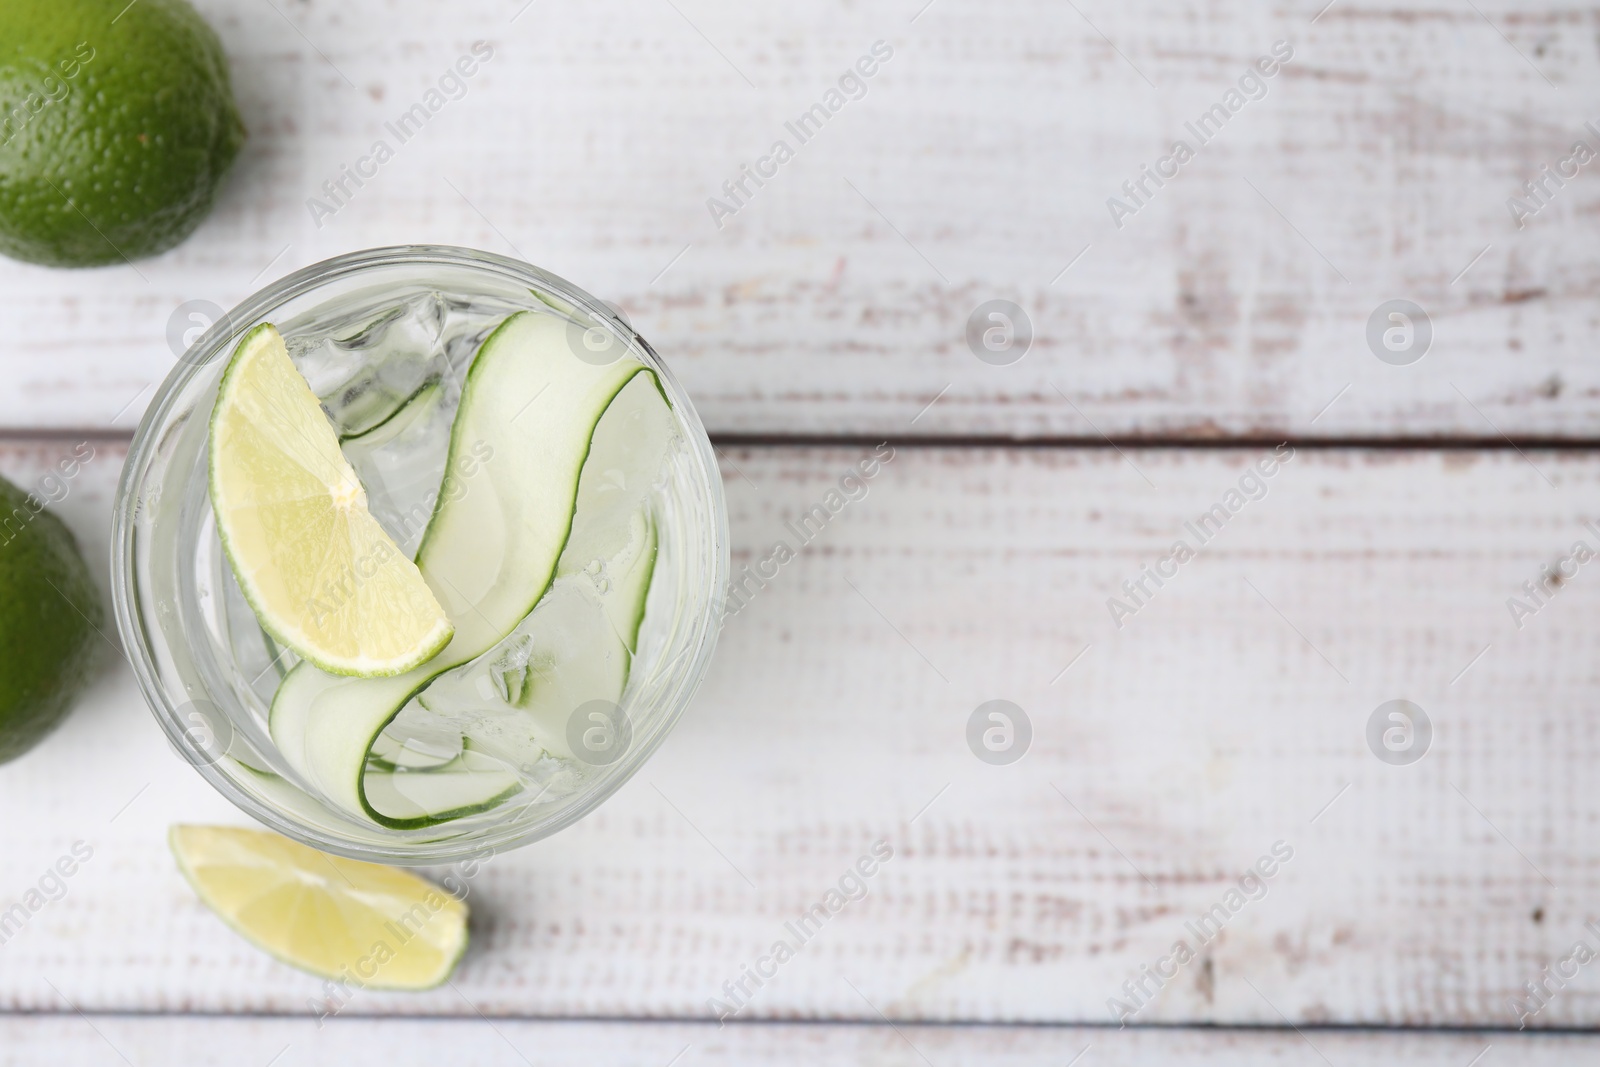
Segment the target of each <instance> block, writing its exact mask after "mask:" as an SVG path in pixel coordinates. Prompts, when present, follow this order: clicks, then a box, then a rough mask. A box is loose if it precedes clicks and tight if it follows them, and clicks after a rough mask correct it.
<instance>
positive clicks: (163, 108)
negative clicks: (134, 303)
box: [0, 0, 244, 267]
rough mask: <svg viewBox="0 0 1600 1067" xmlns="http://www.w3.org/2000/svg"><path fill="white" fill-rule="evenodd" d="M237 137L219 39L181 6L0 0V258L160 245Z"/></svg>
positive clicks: (106, 255) (52, 262)
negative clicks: (3, 256)
mask: <svg viewBox="0 0 1600 1067" xmlns="http://www.w3.org/2000/svg"><path fill="white" fill-rule="evenodd" d="M243 143H244V124H243V123H242V122H241V121H240V119H239V109H238V107H237V106H236V105H235V104H234V101H233V89H232V87H231V86H230V84H229V81H228V63H227V59H226V58H225V57H224V56H223V54H222V45H221V43H220V42H219V41H218V40H217V35H216V34H215V33H213V32H212V30H211V27H209V26H207V25H206V23H205V21H204V20H203V19H201V17H200V16H199V14H198V13H197V12H196V11H195V10H194V8H192V7H190V6H189V4H188V3H187V2H186V0H134V2H133V3H131V4H130V3H128V0H0V253H4V254H5V255H8V256H13V257H15V258H17V259H25V260H29V261H31V262H34V263H44V264H47V265H49V266H53V267H91V266H97V265H100V264H104V263H118V262H122V261H124V260H131V259H137V258H139V257H141V256H152V255H155V254H156V253H158V252H164V251H166V250H167V249H169V248H171V247H172V246H173V245H175V244H177V243H178V242H179V241H182V240H183V239H184V238H185V237H187V236H189V234H190V233H192V232H194V228H195V227H196V226H198V225H200V220H201V219H203V218H205V216H206V213H207V212H208V211H210V209H211V204H212V201H213V200H214V199H215V197H216V193H217V187H218V186H219V185H220V184H221V183H222V178H223V176H224V175H225V174H226V173H227V171H228V167H229V166H230V165H231V164H232V163H233V159H234V157H235V156H236V155H238V153H239V146H240V145H241V144H243Z"/></svg>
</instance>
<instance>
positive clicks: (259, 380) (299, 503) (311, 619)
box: [210, 324, 455, 678]
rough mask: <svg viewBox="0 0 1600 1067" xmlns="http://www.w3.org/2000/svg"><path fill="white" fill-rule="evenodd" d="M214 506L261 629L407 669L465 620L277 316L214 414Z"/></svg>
mask: <svg viewBox="0 0 1600 1067" xmlns="http://www.w3.org/2000/svg"><path fill="white" fill-rule="evenodd" d="M210 465H211V507H212V509H213V510H214V511H215V512H216V516H217V532H218V533H219V534H220V535H221V537H222V545H223V548H224V549H226V551H227V554H228V561H229V563H231V564H232V566H233V573H234V576H235V577H236V578H237V579H238V580H239V588H240V589H241V590H242V591H243V592H244V595H245V599H246V600H248V601H249V602H250V606H251V607H252V608H253V609H254V610H255V613H256V618H257V619H258V620H259V621H260V623H261V626H262V629H264V630H266V631H267V632H268V633H269V634H271V635H272V636H273V637H274V638H276V639H277V641H278V642H279V643H280V644H283V645H287V646H288V647H289V648H291V649H293V650H294V651H295V653H296V654H298V655H299V656H300V658H301V659H304V660H307V661H309V662H311V663H313V664H315V665H316V666H317V667H319V668H321V669H322V670H324V671H327V672H328V673H330V674H338V675H354V676H356V677H362V678H371V677H377V676H380V675H392V674H402V673H404V672H406V671H408V670H411V669H412V668H413V667H416V666H418V665H419V664H422V663H425V662H427V661H428V660H429V659H431V658H433V657H434V656H435V655H437V654H438V652H439V650H440V649H442V648H444V646H445V645H447V644H448V643H449V642H450V638H451V636H452V635H453V634H454V632H455V631H454V628H453V627H452V626H451V624H450V620H449V618H448V617H447V616H446V615H445V612H444V609H443V608H442V607H440V606H439V602H438V600H436V599H435V598H434V595H433V592H432V590H430V589H429V588H428V584H427V582H425V581H424V580H423V578H422V574H421V572H420V571H418V570H417V567H416V565H415V564H414V563H412V562H411V560H409V559H407V558H406V556H405V555H404V553H402V552H401V551H400V549H399V547H398V546H396V545H395V543H394V541H393V539H391V538H390V537H389V535H388V534H387V533H385V532H384V531H383V528H382V527H381V526H379V525H378V523H377V520H375V519H374V518H373V517H372V515H371V514H370V513H369V512H368V511H367V498H366V492H365V490H363V489H362V487H361V482H360V480H359V479H358V478H357V477H356V473H355V471H354V470H353V469H352V468H351V466H350V464H349V462H348V461H346V460H345V458H344V455H343V454H342V453H341V452H340V451H339V440H338V437H337V436H336V435H335V434H334V430H333V426H332V425H331V424H330V423H329V422H328V419H327V417H326V416H325V415H324V414H323V413H322V407H321V405H320V404H319V403H318V401H317V398H316V395H315V394H314V393H312V391H311V386H310V385H308V384H307V383H306V380H305V378H303V377H301V375H300V372H299V371H298V370H296V369H295V366H294V364H293V363H292V362H291V361H290V359H289V352H288V349H287V348H286V347H285V346H284V343H283V338H282V337H281V336H280V335H279V334H278V331H277V330H276V329H274V328H273V327H272V326H271V325H270V324H263V325H261V326H257V327H256V328H255V329H253V330H251V331H250V332H249V333H247V334H246V335H245V337H244V339H243V340H242V341H240V342H239V347H238V349H237V350H236V351H235V352H234V354H233V360H232V362H231V363H229V364H228V369H227V370H226V371H225V372H224V373H223V376H222V385H221V388H220V391H219V393H218V396H217V406H216V410H215V411H214V412H213V414H212V416H211V455H210Z"/></svg>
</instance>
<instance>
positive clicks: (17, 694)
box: [0, 478, 105, 763]
mask: <svg viewBox="0 0 1600 1067" xmlns="http://www.w3.org/2000/svg"><path fill="white" fill-rule="evenodd" d="M104 618H105V611H104V609H103V608H102V606H101V603H100V590H99V588H98V587H97V586H96V585H95V583H94V579H93V578H91V577H90V576H89V568H88V565H87V564H85V563H84V562H83V554H82V553H80V552H79V551H78V542H77V541H75V540H74V539H73V537H72V532H71V531H70V530H68V529H67V528H66V526H65V525H63V524H62V522H61V520H60V519H58V518H56V517H55V516H54V515H52V514H50V513H49V512H48V511H46V510H44V502H43V501H42V500H40V499H39V498H38V497H37V496H34V495H32V494H29V493H24V492H23V491H22V490H21V489H18V488H17V487H16V486H14V485H12V484H11V483H10V482H8V481H6V480H5V479H4V478H0V763H4V762H6V761H7V760H10V759H15V758H16V757H18V756H20V755H22V754H23V753H24V752H26V751H27V750H28V749H30V748H32V747H33V746H34V745H36V744H37V743H38V742H39V741H40V739H42V738H43V737H44V735H45V734H47V733H49V732H50V731H51V730H52V729H54V728H55V726H56V724H57V723H59V722H60V721H61V720H62V719H63V718H64V717H65V716H66V713H67V709H68V708H69V707H71V705H72V701H73V698H75V697H76V696H77V695H78V694H79V693H80V692H82V691H83V688H84V687H85V686H86V685H88V683H89V682H90V681H91V680H92V679H93V677H94V668H95V663H96V661H97V659H98V658H99V657H98V653H99V651H100V650H99V648H98V647H97V645H96V642H97V641H99V640H100V635H99V634H98V633H97V632H96V629H97V627H99V626H101V625H102V624H103V620H104Z"/></svg>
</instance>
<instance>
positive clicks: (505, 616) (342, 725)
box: [269, 312, 671, 828]
mask: <svg viewBox="0 0 1600 1067" xmlns="http://www.w3.org/2000/svg"><path fill="white" fill-rule="evenodd" d="M566 335H567V324H566V322H565V321H564V320H562V319H561V318H558V317H556V316H553V315H545V314H535V313H528V312H524V313H519V314H517V315H513V316H511V317H510V318H508V319H507V320H506V321H505V322H504V323H502V324H501V325H500V326H499V327H498V328H497V329H496V330H495V331H494V332H493V333H492V334H491V335H490V336H489V337H488V338H487V339H486V340H485V341H484V343H483V345H482V347H481V348H480V350H479V352H478V354H477V356H476V358H475V359H474V361H473V364H472V366H471V368H470V369H469V371H468V373H467V378H466V381H465V383H464V384H463V387H462V395H461V403H460V407H459V409H458V411H457V414H456V418H455V422H454V425H453V426H452V429H451V435H450V446H449V458H448V461H447V465H446V469H445V475H444V479H443V482H442V484H441V486H440V489H439V493H438V496H437V500H436V503H435V504H434V508H433V513H432V516H431V518H430V519H429V523H428V527H427V532H426V533H425V534H424V536H423V539H422V544H421V547H420V548H419V549H418V552H417V560H416V562H417V566H418V568H419V569H420V570H421V572H422V575H423V577H424V579H425V580H426V581H427V582H428V585H429V587H430V588H431V589H432V590H433V592H434V595H435V596H436V597H437V598H438V600H439V602H440V604H441V605H443V606H444V609H445V612H446V614H447V615H448V616H449V617H450V619H451V620H452V622H454V623H455V625H456V632H455V636H454V638H453V639H452V640H451V642H450V643H449V644H448V645H447V646H446V647H445V648H444V650H443V651H442V652H440V653H439V655H437V656H436V657H434V658H433V659H431V660H429V661H428V662H427V663H424V664H422V665H421V666H420V667H417V668H415V669H414V670H411V671H409V672H407V673H405V674H400V675H395V676H392V677H386V678H364V679H356V678H345V677H340V676H336V675H332V674H327V673H325V672H323V671H320V670H317V669H316V668H315V667H313V666H311V665H310V664H307V663H301V664H299V665H297V666H296V667H295V668H294V669H293V670H291V671H290V672H289V673H288V675H287V676H286V677H285V678H284V680H283V682H282V684H281V685H280V686H279V688H278V690H277V693H276V694H275V696H274V698H273V702H272V709H271V714H270V721H269V725H270V730H271V734H272V739H273V742H274V743H275V744H276V745H277V747H278V749H279V751H280V752H281V753H282V754H283V756H284V758H285V759H286V760H287V761H288V763H289V764H290V766H291V767H293V768H294V769H295V770H296V771H297V772H298V773H299V774H300V775H301V776H303V777H304V778H305V779H306V780H307V782H308V784H310V785H311V786H313V787H314V788H315V789H317V790H318V791H320V792H321V793H322V794H323V795H324V796H325V797H327V798H328V799H329V800H330V801H332V802H333V803H334V804H336V805H337V806H338V807H340V808H342V809H344V810H345V811H347V812H349V813H351V814H355V815H358V816H365V817H367V818H370V819H372V820H373V821H375V822H377V823H379V824H380V825H384V826H390V827H396V828H414V827H422V826H428V825H433V824H435V823H439V822H443V821H446V820H448V819H453V818H459V817H461V816H463V815H466V814H469V813H472V812H476V811H482V810H484V809H486V808H489V807H492V806H494V805H496V804H499V803H501V802H503V801H504V800H506V799H507V798H508V797H510V796H512V795H514V794H515V793H517V792H518V791H520V790H521V788H522V782H521V780H520V779H519V777H518V776H517V774H516V773H515V772H514V771H513V770H511V769H510V768H508V767H506V765H505V762H504V761H503V759H501V758H495V757H494V756H493V755H490V754H491V753H494V752H495V750H496V749H497V748H499V747H500V746H499V745H497V744H495V738H494V737H492V736H487V737H484V738H481V739H480V738H475V737H472V736H466V737H465V738H464V740H463V741H462V743H461V745H460V748H459V749H458V750H457V751H456V752H455V753H453V754H452V753H449V752H446V753H444V755H443V756H441V757H440V759H439V761H438V762H437V763H436V764H435V765H433V766H418V765H416V761H415V760H411V761H407V760H405V759H399V760H396V759H395V758H394V757H395V756H396V755H397V753H395V752H394V751H390V750H382V749H381V746H380V750H377V751H375V748H374V746H375V745H378V744H379V740H380V735H383V734H384V730H385V727H386V726H388V725H389V724H390V723H391V722H392V721H393V720H394V719H395V718H396V716H397V715H399V714H400V713H401V711H402V709H405V708H407V707H408V705H410V706H411V707H413V708H415V707H417V704H416V703H413V698H415V697H418V696H419V695H420V694H422V693H424V691H426V690H428V689H429V688H430V685H431V683H434V682H435V680H436V679H440V675H442V674H445V673H446V672H451V674H452V677H456V676H460V675H470V674H471V673H472V671H473V669H474V667H476V666H477V665H476V664H475V663H474V661H475V660H478V659H479V657H482V656H484V654H485V653H486V652H491V651H492V650H495V649H496V647H497V646H499V645H500V644H501V643H502V642H503V641H505V640H506V639H507V638H508V636H510V635H512V634H513V633H514V632H516V631H518V630H519V627H521V626H524V624H535V625H534V626H533V627H532V628H533V629H535V630H537V629H538V626H539V625H541V624H542V625H543V626H544V627H545V628H546V629H548V630H550V632H552V633H558V632H561V631H563V630H566V629H571V627H572V626H573V625H574V624H575V623H576V622H577V621H579V620H578V617H577V616H576V615H575V616H572V617H570V618H569V617H567V616H565V615H563V614H562V613H561V610H560V602H561V599H562V598H561V597H560V596H559V595H558V594H561V593H562V591H563V587H564V583H569V582H578V581H581V580H583V579H584V578H585V577H588V578H589V579H591V580H592V578H593V575H591V574H590V573H589V572H590V571H592V570H593V569H594V566H595V564H594V562H592V561H605V562H604V566H605V569H607V570H608V571H611V572H613V573H614V575H615V579H614V580H613V579H610V578H608V579H606V580H605V588H604V589H602V590H600V591H599V595H598V597H596V596H595V595H591V596H590V597H589V598H588V602H589V603H591V604H594V605H598V608H597V609H595V611H597V612H598V614H599V616H600V617H601V618H603V619H604V620H605V623H606V625H605V630H606V631H608V632H610V633H611V634H612V635H613V636H614V637H615V638H616V640H615V642H614V647H605V645H604V643H603V644H602V648H601V649H595V648H594V647H593V646H592V645H591V646H590V651H591V655H590V656H588V657H586V658H585V659H584V660H583V662H591V663H599V664H603V666H602V667H600V668H598V669H597V670H598V676H596V677H592V678H588V679H586V680H584V681H583V684H580V686H579V688H580V689H581V690H583V691H586V692H591V693H593V694H594V695H595V696H603V697H606V698H608V699H620V697H621V695H622V687H623V686H624V685H625V684H626V679H627V664H628V661H629V653H630V652H631V649H632V646H633V644H634V641H635V639H636V636H637V632H638V628H639V624H640V622H641V621H642V617H643V609H644V600H645V595H646V593H647V592H648V589H649V581H650V578H651V575H652V572H653V568H654V560H655V554H656V537H655V528H654V524H653V523H652V522H650V521H649V519H648V511H647V510H645V512H644V515H643V524H642V526H643V528H642V529H641V524H640V521H639V517H638V516H637V515H636V512H638V511H639V510H640V507H641V499H640V498H639V496H638V494H637V486H636V485H634V486H627V487H626V491H622V492H619V490H620V489H623V488H624V487H621V486H618V485H615V484H613V482H614V481H616V480H617V478H616V476H615V474H614V471H613V470H612V468H611V467H609V466H608V463H607V462H606V461H605V460H604V459H603V457H601V456H596V457H594V458H595V462H592V463H591V462H590V460H591V453H592V452H595V451H600V452H609V453H612V454H615V455H628V454H630V453H633V454H638V453H641V452H642V451H647V450H654V454H655V455H656V456H657V457H660V456H661V455H662V453H663V452H664V450H665V448H666V446H667V440H666V438H665V436H664V435H665V434H667V433H669V432H670V429H669V428H670V424H671V418H670V411H669V410H668V409H667V405H666V400H665V397H664V395H663V393H662V391H661V389H660V386H659V383H657V382H656V380H655V375H654V374H653V372H651V371H650V370H649V368H647V367H645V366H644V365H643V364H640V363H638V362H637V361H634V360H632V359H628V358H623V359H619V360H617V361H616V362H613V363H610V364H606V365H603V366H602V365H595V364H593V363H590V362H587V361H585V360H583V359H580V358H578V357H577V356H576V355H574V354H573V353H572V352H571V351H570V350H569V348H568V344H567V336H566ZM619 401H620V402H619ZM619 510H620V511H622V512H623V513H621V514H619V513H618V512H619ZM569 572H570V573H569ZM547 598H549V599H550V601H551V604H550V605H549V606H547V605H545V604H544V603H543V602H544V601H545V600H546V599H547ZM536 609H537V610H536ZM591 613H595V612H594V611H592V612H591ZM535 639H536V640H537V634H535ZM602 651H603V653H604V654H603V655H592V653H595V652H602ZM574 662H578V661H576V660H574ZM458 669H459V670H458ZM441 681H443V680H441ZM585 686H586V688H585ZM538 688H539V693H538V694H537V696H536V697H532V698H530V695H529V694H519V697H520V698H521V699H520V700H519V701H511V702H510V703H512V704H514V705H516V706H517V707H519V708H522V709H524V710H525V711H530V712H531V713H533V716H534V719H535V720H541V719H542V720H550V719H551V718H552V717H553V716H555V715H556V714H557V709H559V708H560V707H561V706H562V704H563V703H564V702H565V701H566V700H567V699H570V698H571V697H572V695H573V694H572V693H571V692H570V689H571V687H570V686H568V687H561V686H554V687H552V686H541V687H538ZM565 710H566V711H570V710H572V709H571V708H566V709H565ZM545 725H546V726H547V727H551V728H548V729H540V730H539V731H538V734H539V736H540V737H542V738H549V737H554V736H557V735H558V734H559V731H556V730H554V729H553V724H552V723H548V722H547V723H546V724H545ZM389 747H390V749H392V748H393V744H392V743H391V744H390V746H389ZM546 747H547V748H559V745H558V744H554V745H547V746H546ZM557 754H565V753H560V752H558V753H557Z"/></svg>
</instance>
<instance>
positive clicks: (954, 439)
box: [0, 426, 1600, 453]
mask: <svg viewBox="0 0 1600 1067" xmlns="http://www.w3.org/2000/svg"><path fill="white" fill-rule="evenodd" d="M133 434H134V431H133V430H110V429H106V428H105V427H103V426H101V427H95V428H92V429H72V428H70V427H69V428H61V427H54V426H51V427H38V428H32V429H30V428H27V427H22V428H8V427H0V444H33V443H45V442H50V441H85V440H87V441H104V442H107V443H110V444H130V443H131V442H132V441H133ZM710 439H711V443H712V444H713V445H714V446H716V447H718V448H871V447H872V446H874V445H877V444H881V443H883V442H885V441H890V442H893V443H894V444H895V445H896V446H897V447H902V448H973V449H978V448H999V449H1078V450H1083V451H1099V450H1103V449H1120V448H1133V449H1147V450H1152V451H1154V450H1160V451H1181V450H1188V451H1193V452H1224V451H1230V450H1234V449H1253V448H1272V447H1274V446H1276V445H1280V444H1284V443H1288V444H1290V445H1293V446H1294V447H1295V448H1297V449H1300V448H1303V449H1307V450H1309V451H1323V452H1335V451H1339V450H1342V449H1350V450H1356V449H1369V450H1381V451H1390V452H1521V451H1530V450H1531V451H1539V452H1579V453H1584V452H1600V437H1581V438H1573V437H1530V436H1521V437H1498V436H1496V437H1382V436H1347V437H1296V436H1294V435H1292V434H1290V435H1278V436H1274V435H1271V434H1247V435H1240V436H1232V437H1182V436H1178V437H1137V436H1126V435H1115V436H1107V437H1075V436H1074V437H1053V436H1052V437H1000V436H985V435H946V434H913V435H907V436H902V435H897V434H887V435H877V434H860V433H848V434H741V433H714V434H711V435H710Z"/></svg>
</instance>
